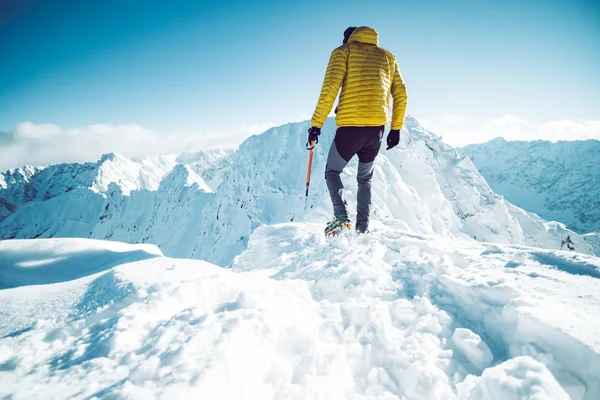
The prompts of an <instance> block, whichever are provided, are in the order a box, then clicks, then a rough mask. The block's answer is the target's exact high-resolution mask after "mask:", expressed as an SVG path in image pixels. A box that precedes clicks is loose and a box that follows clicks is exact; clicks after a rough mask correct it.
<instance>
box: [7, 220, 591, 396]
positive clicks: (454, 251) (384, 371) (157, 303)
mask: <svg viewBox="0 0 600 400" xmlns="http://www.w3.org/2000/svg"><path fill="white" fill-rule="evenodd" d="M404 224H405V223H404V222H403V221H395V220H391V219H390V220H387V221H386V223H381V222H375V224H374V232H373V233H372V234H370V235H363V236H356V235H355V234H354V233H348V234H346V235H343V236H341V237H339V238H335V239H330V240H328V239H325V238H324V237H323V235H322V225H321V224H313V223H286V224H280V225H271V226H263V227H260V228H258V229H257V230H256V231H255V233H254V234H253V235H252V236H251V238H250V240H249V245H248V249H247V250H245V251H244V252H242V253H241V254H240V255H239V256H238V257H236V258H235V260H234V261H233V263H232V268H231V269H223V268H220V267H217V266H215V265H211V264H209V263H206V262H203V261H196V260H185V259H173V258H168V257H164V256H162V255H161V254H160V252H159V251H158V249H156V248H155V247H154V246H149V245H143V246H140V245H124V244H120V243H117V242H99V241H93V240H84V239H44V240H40V239H38V240H24V241H22V240H8V241H2V242H0V260H2V262H1V263H0V274H2V276H5V275H4V273H5V272H6V271H7V270H9V271H12V273H11V278H10V279H8V280H5V281H3V285H4V286H3V287H4V289H3V290H0V317H1V318H2V321H3V324H2V325H1V326H0V397H5V396H6V397H11V396H12V397H13V398H54V397H58V398H71V397H73V398H94V397H99V398H141V397H143V398H149V397H164V398H220V399H257V398H261V399H265V398H273V399H322V398H327V399H390V400H391V399H427V400H432V399H473V400H474V399H503V400H504V399H542V398H547V399H550V398H551V399H567V398H569V397H570V398H572V399H575V400H579V399H585V400H591V399H597V398H598V397H599V396H600V341H599V340H598V336H597V332H598V330H599V329H600V320H599V319H598V315H600V302H599V300H600V298H599V295H598V290H597V285H598V279H600V262H599V261H598V259H597V258H594V257H590V256H586V255H583V254H577V253H572V252H566V251H557V250H542V249H535V248H528V247H523V246H519V245H486V244H480V243H478V242H476V241H473V240H471V239H468V238H464V239H460V238H449V237H447V236H442V235H439V234H433V235H426V234H415V233H414V232H412V231H407V230H403V228H402V227H403V225H404ZM57 273H58V275H57ZM61 273H62V275H60V274H61ZM57 276H60V279H57ZM19 277H20V278H19ZM32 277H35V279H34V280H32V279H31V278H32ZM25 285H27V286H25Z"/></svg>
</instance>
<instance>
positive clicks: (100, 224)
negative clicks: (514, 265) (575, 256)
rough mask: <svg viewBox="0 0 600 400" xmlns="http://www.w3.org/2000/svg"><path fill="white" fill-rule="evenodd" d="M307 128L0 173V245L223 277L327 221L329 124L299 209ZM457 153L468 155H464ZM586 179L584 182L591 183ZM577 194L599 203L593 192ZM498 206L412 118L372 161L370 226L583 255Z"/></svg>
mask: <svg viewBox="0 0 600 400" xmlns="http://www.w3.org/2000/svg"><path fill="white" fill-rule="evenodd" d="M309 126H310V123H309V122H308V121H306V122H303V123H293V124H287V125H283V126H280V127H275V128H272V129H270V130H268V131H267V132H265V133H263V134H261V135H257V136H253V137H251V138H249V139H248V140H246V141H245V142H244V143H243V144H242V145H241V146H240V148H239V150H237V151H205V152H199V153H195V154H184V155H179V156H175V155H174V156H164V157H158V158H151V159H142V160H131V159H128V158H126V157H123V156H121V155H118V154H107V155H105V156H103V157H102V158H101V159H100V160H99V161H98V162H91V163H85V164H78V163H70V164H60V165H52V166H48V167H45V168H39V167H23V168H18V169H13V170H10V171H7V172H5V173H3V174H0V239H11V238H52V237H83V238H94V239H109V240H115V241H123V242H128V243H152V244H155V245H157V246H159V247H160V249H161V250H162V251H163V252H164V253H165V254H166V255H168V256H173V257H188V258H197V259H204V260H207V261H210V262H213V263H216V264H218V265H222V266H227V265H230V264H231V262H232V261H233V260H234V258H235V257H236V256H237V255H239V254H240V253H241V252H242V251H243V250H244V249H245V248H246V247H247V243H248V239H249V237H250V235H251V234H252V232H254V230H255V229H256V228H257V227H259V226H261V225H265V224H275V223H282V222H290V221H293V222H301V221H309V222H318V223H323V225H324V223H325V221H326V220H327V219H329V218H330V217H331V205H330V201H329V197H328V193H327V190H326V187H325V183H324V179H323V171H324V166H325V159H326V154H327V151H328V149H329V145H330V143H331V141H332V138H333V134H334V132H335V123H334V121H333V120H328V121H327V123H326V124H325V126H324V128H323V130H322V135H321V142H320V143H319V145H318V146H317V148H316V149H315V158H314V165H313V180H312V184H311V189H310V196H309V198H308V200H305V198H304V188H305V185H304V179H305V173H306V162H307V155H308V154H307V152H306V150H305V149H304V142H305V140H306V130H307V129H308V128H309ZM462 151H463V152H465V154H466V153H467V152H468V148H467V149H463V150H462ZM474 158H475V160H479V157H478V156H477V155H475V156H474ZM515 158H519V157H518V156H517V155H515ZM579 158H580V160H588V159H587V158H583V157H581V156H580V157H579ZM552 160H554V159H552ZM587 162H588V161H586V163H587ZM548 163H549V164H553V162H551V161H548ZM589 165H591V164H589ZM596 165H598V164H596ZM540 168H542V166H540ZM546 168H547V167H546ZM560 168H564V167H562V166H561V167H557V169H560ZM542 169H543V168H542ZM484 171H486V169H485V168H484ZM577 171H581V169H579V170H577ZM589 172H590V171H589V170H588V175H587V176H588V179H594V178H593V176H591V175H590V173H589ZM580 173H581V172H576V171H574V172H573V174H572V176H571V178H570V179H571V182H573V183H574V182H577V183H578V184H579V183H581V184H583V183H584V181H583V180H579V174H580ZM355 174H356V161H354V162H352V163H351V164H350V166H349V168H348V169H347V171H346V173H345V174H344V175H343V179H344V181H345V182H346V184H347V189H346V197H347V199H348V203H349V206H350V210H354V209H355V203H354V199H355V193H356V178H355ZM506 175H507V176H509V174H506ZM552 176H556V177H557V179H558V177H561V176H562V177H564V176H569V174H566V173H565V174H562V175H560V174H556V175H552ZM575 178H577V179H575ZM529 179H531V180H533V176H531V177H530V178H529ZM492 182H494V180H493V179H492ZM534 183H535V182H533V183H532V185H533V184H534ZM586 185H587V186H585V187H586V188H587V189H588V190H589V191H596V193H598V185H597V182H596V185H595V186H594V184H593V183H592V184H586ZM563 186H565V185H562V186H560V187H563ZM541 187H545V186H544V185H543V184H542V185H541ZM568 187H569V185H566V186H565V187H564V189H565V190H564V191H563V196H564V197H566V199H565V201H566V200H569V202H568V203H565V204H571V207H572V208H576V209H577V210H578V211H577V213H576V215H585V216H586V218H587V219H586V218H583V217H582V218H581V220H578V219H574V220H573V221H579V222H581V223H583V222H585V223H586V224H588V225H583V226H590V227H593V226H594V225H593V224H594V221H595V222H597V219H595V220H594V218H593V215H594V214H593V212H592V211H593V210H590V209H592V208H593V205H594V204H597V203H594V202H593V200H592V198H591V197H582V198H579V197H577V196H578V195H577V194H576V193H575V192H573V191H569V190H567V189H568ZM503 188H504V187H501V189H503ZM532 190H533V189H532ZM500 192H502V191H500ZM532 193H533V192H532ZM577 193H580V192H577ZM581 193H584V192H581ZM506 198H507V200H509V201H510V200H511V199H510V198H509V196H506ZM598 198H599V197H598V196H597V197H595V200H596V201H597V200H598ZM507 200H505V199H504V198H503V197H502V196H501V195H498V194H496V193H495V192H494V190H492V188H490V186H488V184H487V183H486V180H485V179H484V177H482V175H481V174H480V173H479V171H478V170H477V168H476V167H475V165H473V163H472V162H471V160H470V159H469V158H464V157H461V156H459V154H457V152H456V151H455V150H454V149H452V148H451V147H450V146H448V145H446V144H445V143H443V142H442V140H441V139H440V138H439V137H437V136H436V135H434V134H433V133H431V132H429V131H427V130H425V129H424V128H422V127H421V125H420V124H419V123H418V122H417V121H416V120H415V119H414V118H411V117H408V118H407V119H406V123H405V129H404V130H403V132H402V142H401V144H400V145H399V146H398V148H396V149H394V150H393V151H385V150H382V153H381V155H380V157H379V158H378V162H377V167H376V171H375V177H374V182H373V201H374V204H373V217H374V219H379V220H385V219H395V220H396V221H399V222H397V223H398V224H399V225H398V227H397V228H398V229H401V230H405V231H409V232H414V233H417V234H421V235H423V234H425V235H443V236H446V237H453V238H457V239H464V240H467V241H469V240H477V241H484V242H494V243H500V244H522V245H528V246H535V247H542V248H547V249H573V250H576V251H579V252H583V253H588V254H591V253H592V249H591V247H590V245H589V244H588V243H586V242H585V240H584V239H583V237H582V236H580V235H578V234H577V233H575V232H573V231H571V230H569V229H566V228H565V227H564V226H563V225H562V224H560V223H557V222H546V221H544V220H543V219H542V218H540V217H538V216H537V215H535V214H533V213H530V212H527V211H525V210H524V209H521V208H519V207H517V206H515V205H513V204H511V203H510V202H509V201H507ZM560 204H563V203H560ZM586 204H587V206H588V207H587V208H588V209H587V210H586V208H585V205H586ZM533 211H535V210H533ZM596 212H597V209H596ZM561 215H562V214H561ZM596 215H597V214H596ZM555 219H558V218H555ZM559 220H560V219H559ZM563 221H564V219H563ZM571 225H572V224H571ZM576 228H577V229H578V230H579V231H580V232H581V231H582V230H581V229H580V228H581V226H576Z"/></svg>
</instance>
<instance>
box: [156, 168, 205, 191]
mask: <svg viewBox="0 0 600 400" xmlns="http://www.w3.org/2000/svg"><path fill="white" fill-rule="evenodd" d="M190 186H197V187H198V189H200V190H202V191H204V192H207V193H210V192H212V190H211V188H210V187H208V185H207V184H206V183H205V182H204V179H202V178H201V177H200V176H199V175H198V174H196V173H195V172H194V171H193V170H192V168H191V167H189V166H188V165H185V164H177V165H175V167H173V170H172V171H171V172H170V173H169V174H167V176H165V178H164V179H163V180H162V181H161V182H160V186H159V191H165V190H173V189H175V188H177V187H190Z"/></svg>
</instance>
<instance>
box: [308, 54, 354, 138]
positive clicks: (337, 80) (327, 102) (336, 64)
mask: <svg viewBox="0 0 600 400" xmlns="http://www.w3.org/2000/svg"><path fill="white" fill-rule="evenodd" d="M347 57H348V55H347V53H346V51H344V49H343V48H341V47H338V48H337V49H335V50H334V51H333V52H332V53H331V57H330V58H329V64H328V65H327V71H326V72H325V79H324V80H323V86H322V87H321V94H320V95H319V102H318V103H317V107H316V109H315V113H314V114H313V117H312V120H311V123H312V126H316V127H317V128H321V127H323V124H324V123H325V120H326V119H327V116H328V115H329V112H330V111H331V107H333V102H334V101H335V98H336V97H337V94H338V92H339V91H340V87H341V86H342V82H343V81H344V76H345V75H346V60H347Z"/></svg>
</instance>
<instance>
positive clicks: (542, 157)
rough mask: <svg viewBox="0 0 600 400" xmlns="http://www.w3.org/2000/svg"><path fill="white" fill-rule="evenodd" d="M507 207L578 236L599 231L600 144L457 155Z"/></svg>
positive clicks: (481, 149)
mask: <svg viewBox="0 0 600 400" xmlns="http://www.w3.org/2000/svg"><path fill="white" fill-rule="evenodd" d="M458 151H459V153H460V154H462V155H465V156H469V157H470V158H471V160H473V163H474V164H475V165H476V166H477V168H478V169H479V171H481V174H482V175H483V176H484V177H485V179H486V180H487V182H488V183H489V184H490V186H491V188H492V189H493V190H494V191H495V192H497V193H499V194H501V195H503V196H504V197H505V198H506V199H507V200H508V201H510V202H511V203H513V204H515V205H517V206H518V207H522V208H524V209H525V210H528V211H532V212H535V213H536V214H538V215H540V216H541V217H542V218H544V219H547V220H555V221H560V222H562V223H564V224H565V225H566V226H567V227H569V228H570V229H573V230H574V231H576V232H579V233H587V232H592V231H596V230H600V178H599V176H600V175H599V171H600V141H598V140H585V141H581V140H576V141H560V142H557V143H552V142H548V141H543V140H536V141H532V142H507V141H506V140H504V139H502V138H498V139H494V140H492V141H490V142H487V143H483V144H473V145H469V146H466V147H464V148H461V149H459V150H458Z"/></svg>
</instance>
